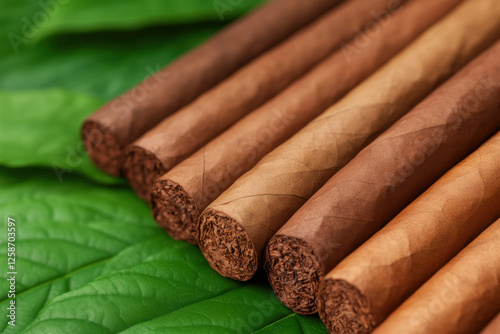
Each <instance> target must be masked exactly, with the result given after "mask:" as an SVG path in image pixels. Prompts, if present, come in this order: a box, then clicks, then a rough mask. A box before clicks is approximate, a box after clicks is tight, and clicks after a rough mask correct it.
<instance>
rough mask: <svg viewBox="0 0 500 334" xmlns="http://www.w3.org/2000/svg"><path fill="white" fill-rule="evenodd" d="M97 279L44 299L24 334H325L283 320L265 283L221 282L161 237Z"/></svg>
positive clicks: (284, 312) (313, 323) (311, 320)
mask: <svg viewBox="0 0 500 334" xmlns="http://www.w3.org/2000/svg"><path fill="white" fill-rule="evenodd" d="M155 249H156V250H158V249H161V250H159V251H157V252H156V253H154V250H155ZM153 253H154V254H153ZM138 254H141V255H142V256H145V258H143V259H140V258H141V256H140V255H138ZM126 266H128V267H126ZM125 267H126V268H125ZM106 268H107V269H108V270H106ZM103 274H104V275H103V276H101V277H99V278H97V279H95V280H94V281H92V282H90V283H88V284H86V285H84V286H82V287H81V288H79V289H76V290H74V291H72V292H68V293H66V294H63V295H61V296H59V297H56V298H54V299H52V300H51V302H49V303H48V304H47V305H46V306H45V307H44V308H43V309H42V310H41V311H40V313H39V314H38V316H37V318H36V319H35V321H34V322H33V323H32V324H31V325H30V326H29V327H28V328H27V329H26V330H25V332H24V333H66V332H74V333H90V332H91V333H116V332H121V331H124V333H250V332H253V331H256V330H259V329H262V330H265V333H283V332H282V331H281V330H282V329H283V328H286V329H287V330H288V331H287V332H286V333H311V334H312V333H325V332H326V329H325V328H324V326H323V325H322V324H321V322H320V321H319V319H318V318H317V317H308V318H306V317H301V316H297V315H295V316H292V317H291V318H290V316H291V314H292V313H291V311H290V310H289V309H287V308H286V307H285V306H283V305H282V304H281V303H280V302H279V301H278V300H277V298H276V297H275V296H274V294H273V292H272V290H271V289H270V287H269V285H268V284H267V282H265V281H263V280H261V281H260V282H258V281H254V282H251V283H241V282H236V281H232V280H230V279H227V278H224V277H221V276H219V275H218V274H217V273H216V272H214V271H213V270H212V269H211V268H210V267H209V266H208V264H207V263H206V261H205V260H204V259H203V257H202V255H201V253H200V251H199V249H198V248H196V247H194V246H192V245H190V244H187V243H183V242H180V241H174V240H172V239H170V238H168V237H158V238H154V239H151V240H147V241H145V242H143V243H141V244H138V245H135V246H132V247H130V248H128V249H126V250H124V251H123V252H122V253H121V254H119V255H117V256H116V257H114V258H113V259H112V260H111V261H109V262H108V263H107V264H106V267H105V269H104V270H103ZM288 320H293V321H294V323H292V324H291V325H290V324H288V323H287V321H288Z"/></svg>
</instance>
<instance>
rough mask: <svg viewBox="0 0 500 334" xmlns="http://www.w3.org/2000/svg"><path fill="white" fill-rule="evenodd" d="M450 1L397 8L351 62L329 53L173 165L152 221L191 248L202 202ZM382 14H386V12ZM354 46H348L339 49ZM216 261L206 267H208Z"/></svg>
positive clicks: (158, 190)
mask: <svg viewBox="0 0 500 334" xmlns="http://www.w3.org/2000/svg"><path fill="white" fill-rule="evenodd" d="M457 2H458V1H457V0H451V1H450V0H448V1H444V2H436V1H429V0H425V1H417V2H415V3H414V4H413V3H412V4H411V5H408V8H406V6H404V9H403V11H401V12H398V13H397V14H394V17H389V16H387V18H386V20H390V21H387V22H382V23H384V26H380V27H379V28H378V29H379V30H378V33H377V34H376V35H374V36H373V39H372V40H371V41H370V43H369V44H367V45H366V47H365V48H363V49H361V50H360V52H358V53H354V54H353V55H352V56H351V57H350V58H348V57H346V56H345V54H344V52H343V51H342V50H339V51H337V52H336V53H334V54H332V55H331V56H330V57H328V58H327V60H325V61H323V62H322V63H321V64H320V65H318V66H316V67H315V68H314V70H312V71H310V72H308V74H307V75H305V76H304V77H302V78H301V79H300V80H298V81H296V82H295V83H294V84H293V85H291V86H290V87H289V88H288V89H286V90H285V91H283V92H282V93H280V94H279V95H278V96H276V97H275V98H274V99H272V100H271V101H270V102H268V103H266V104H264V105H263V106H262V107H261V108H259V109H257V110H255V111H253V112H252V113H250V115H248V116H246V117H245V118H243V119H242V120H241V121H239V122H238V123H236V124H235V125H234V126H233V127H231V128H230V129H229V130H227V131H226V132H224V133H223V134H221V135H220V136H219V137H217V138H216V139H214V140H212V141H211V142H210V143H209V144H207V145H206V146H205V147H203V148H202V149H201V150H199V151H198V152H197V153H196V154H194V155H192V156H191V157H189V158H188V159H186V160H184V161H183V162H181V163H180V164H179V165H177V166H175V167H174V168H173V169H172V170H170V171H169V172H168V173H166V174H165V175H163V176H162V177H161V178H159V179H158V180H157V182H156V186H155V188H154V191H153V196H152V198H153V199H152V209H153V210H152V211H153V216H154V217H155V219H156V220H157V221H158V222H159V224H160V225H161V226H162V227H164V228H165V229H166V230H167V232H168V233H169V234H170V235H171V236H172V237H173V238H175V239H181V240H187V241H189V242H191V243H195V242H196V236H197V227H198V226H197V225H198V224H197V223H198V217H199V215H200V213H201V212H202V211H203V210H204V209H205V208H206V207H207V205H208V204H210V203H211V202H212V201H213V200H214V199H216V198H217V197H218V196H219V195H220V194H221V193H222V192H223V191H224V190H225V189H226V188H227V187H228V186H230V185H231V184H232V183H233V182H234V181H235V180H236V179H237V178H238V177H240V176H241V175H242V174H243V173H245V172H246V171H248V170H249V169H250V168H251V167H252V166H253V165H255V163H257V162H258V161H259V159H260V158H262V157H263V156H264V155H265V154H266V153H268V152H269V151H271V150H272V149H273V148H275V147H276V146H278V145H279V144H281V143H282V142H283V141H284V140H286V139H287V138H289V137H290V136H291V135H292V134H293V133H295V132H296V131H298V130H299V129H300V128H302V127H303V126H304V125H306V124H307V123H308V122H309V121H311V120H312V119H313V118H314V117H316V116H317V115H319V114H320V113H321V112H323V111H324V110H325V109H326V108H327V107H329V106H330V105H332V104H333V103H334V102H336V101H337V100H338V99H339V98H340V97H342V96H343V95H344V94H345V93H347V92H348V91H349V90H350V89H352V88H353V87H355V86H356V85H357V84H359V83H360V82H361V81H362V80H363V79H365V78H366V77H368V76H369V75H370V74H371V73H373V72H374V71H375V70H376V69H377V68H379V67H380V66H382V65H383V64H384V63H385V62H387V61H388V60H389V59H390V58H391V57H392V56H394V55H395V54H396V53H398V52H399V51H401V50H402V49H403V48H404V47H405V46H406V45H407V44H409V43H410V42H411V41H412V40H413V39H415V38H416V37H417V36H418V35H419V34H420V33H421V32H422V31H424V30H425V29H426V27H428V26H430V25H431V24H432V23H433V22H434V21H436V20H437V19H438V18H439V17H441V16H443V15H444V14H445V12H446V11H447V10H449V9H450V7H451V6H453V5H454V4H456V3H457ZM350 3H351V4H358V2H356V1H353V2H350ZM365 3H366V2H365ZM346 4H347V3H346ZM372 4H373V2H372ZM383 4H384V3H383V2H381V3H380V5H383ZM366 11H367V12H370V10H368V9H367V10H366ZM429 13H431V14H430V15H429ZM385 15H391V14H389V11H386V14H385ZM378 16H380V15H378ZM424 17H425V19H423V18H424ZM402 27H404V28H403V29H402ZM356 45H357V44H356V42H355V41H353V42H351V43H350V44H346V45H345V46H344V48H351V47H352V48H355V46H356ZM339 78H342V80H339ZM204 240H207V239H204ZM209 242H210V241H209ZM201 247H202V249H206V247H205V246H203V245H202V246H201ZM209 247H210V246H209ZM209 258H210V257H209ZM216 263H217V261H214V262H212V264H213V265H214V266H215V267H217V265H216ZM224 271H225V270H221V272H224Z"/></svg>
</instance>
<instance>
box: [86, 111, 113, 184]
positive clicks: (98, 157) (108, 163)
mask: <svg viewBox="0 0 500 334" xmlns="http://www.w3.org/2000/svg"><path fill="white" fill-rule="evenodd" d="M81 133H82V140H83V144H84V145H85V150H86V151H87V153H88V155H89V157H90V159H91V160H92V162H93V163H94V164H95V165H96V166H97V167H98V168H100V169H101V170H103V171H104V172H106V173H108V174H110V175H112V176H116V177H118V176H120V175H121V168H122V163H123V154H122V153H123V152H122V149H121V147H120V144H119V143H118V140H117V139H116V137H115V136H114V135H113V133H112V132H111V131H109V129H108V128H106V127H105V126H104V125H102V124H101V123H99V122H96V121H93V120H89V119H88V120H86V121H85V122H84V123H83V126H82V132H81Z"/></svg>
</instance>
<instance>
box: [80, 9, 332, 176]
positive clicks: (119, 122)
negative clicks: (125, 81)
mask: <svg viewBox="0 0 500 334" xmlns="http://www.w3.org/2000/svg"><path fill="white" fill-rule="evenodd" d="M337 2H338V0H308V1H303V0H274V1H271V2H270V3H268V4H267V5H265V6H263V7H261V8H260V9H258V10H256V11H255V12H253V13H251V14H249V15H247V16H246V17H244V18H242V19H240V20H238V21H236V22H235V23H233V24H231V25H230V26H228V27H227V28H225V29H223V30H222V31H221V32H220V33H218V34H216V35H215V36H214V37H213V38H211V39H210V40H208V41H207V42H205V43H204V44H202V45H201V46H200V47H198V48H196V49H195V50H193V51H191V52H190V53H188V54H186V55H185V56H183V57H182V58H180V59H178V60H177V61H175V62H174V63H172V64H171V65H169V66H167V67H165V68H164V69H163V70H161V71H160V72H158V73H157V74H155V75H154V76H152V77H151V78H149V79H147V80H145V81H144V82H142V83H141V84H140V85H138V86H136V87H135V88H133V89H132V90H130V91H128V92H126V93H125V94H123V95H122V96H120V97H118V98H117V99H115V100H113V101H111V102H110V103H108V104H106V105H105V106H104V107H102V108H101V109H99V110H98V111H96V112H95V113H94V114H92V115H91V116H89V117H88V118H87V120H86V121H85V123H84V124H83V128H82V137H83V141H84V144H85V147H86V149H87V152H88V153H89V155H90V157H91V159H92V160H93V161H94V163H95V164H96V165H97V166H98V167H99V168H101V169H102V170H104V171H105V172H107V173H109V174H111V175H114V176H118V175H120V173H121V167H122V163H123V155H122V149H123V148H124V147H125V146H126V145H128V144H130V143H131V142H133V141H134V140H135V139H137V138H139V136H141V135H142V134H143V133H145V132H146V131H147V130H149V129H151V128H152V127H153V126H155V125H156V124H158V122H160V121H161V120H162V119H164V118H165V117H167V116H168V115H170V114H172V113H174V112H175V111H177V110H179V109H180V108H182V107H183V106H185V105H186V104H188V103H189V102H191V101H193V100H194V99H195V98H196V97H197V96H198V95H200V94H201V93H203V92H204V91H206V90H208V89H210V88H211V87H213V86H215V85H216V84H217V83H219V82H221V81H222V80H223V79H225V78H226V77H228V76H229V75H230V74H231V73H233V72H234V71H235V70H237V69H238V68H239V67H241V66H242V65H244V64H245V63H247V62H248V61H250V60H251V59H253V58H254V57H256V56H258V55H259V54H261V53H262V52H264V51H265V50H267V49H269V48H270V47H272V46H274V45H276V44H277V43H279V42H281V41H282V40H284V39H285V38H287V37H288V36H289V35H290V34H292V33H293V32H295V31H296V30H298V29H300V28H302V27H303V26H305V25H307V24H308V23H310V22H311V21H313V20H314V19H315V18H316V17H318V16H319V15H321V14H323V13H324V12H325V11H326V10H328V9H329V8H331V7H333V6H334V5H335V4H336V3H337Z"/></svg>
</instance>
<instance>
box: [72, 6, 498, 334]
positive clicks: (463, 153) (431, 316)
mask: <svg viewBox="0 0 500 334" xmlns="http://www.w3.org/2000/svg"><path fill="white" fill-rule="evenodd" d="M499 130H500V1H498V0H440V1H435V0H411V1H410V0H406V1H405V0H399V1H398V0H344V1H340V0H309V1H302V0H273V1H270V2H268V3H267V4H266V5H264V6H262V7H261V8H259V9H257V10H256V11H254V12H252V13H250V14H249V15H247V16H245V17H243V18H242V19H240V20H238V21H236V22H234V23H232V24H230V25H229V26H227V27H226V28H225V29H223V30H222V31H221V32H220V33H218V34H216V35H215V36H214V37H212V38H211V39H209V40H208V41H206V42H205V43H204V44H202V45H201V46H199V47H197V48H196V49H194V50H193V51H191V52H190V53H188V54H186V55H185V56H183V57H181V58H180V59H178V60H177V61H175V62H174V63H172V64H171V65H169V66H167V67H165V68H164V69H163V70H161V71H160V72H158V73H157V74H155V75H154V76H153V77H151V78H149V79H146V80H145V81H144V82H143V83H141V84H140V85H138V86H137V87H135V88H133V89H132V90H131V91H129V92H127V93H125V94H123V95H122V96H120V97H118V98H117V99H115V100H113V101H111V102H110V103H108V104H107V105H105V106H104V107H102V108H101V109H99V110H98V111H96V112H95V113H94V114H93V115H91V116H89V117H88V119H87V120H86V121H85V123H84V125H83V127H82V136H83V140H84V143H85V145H86V148H87V151H88V153H89V155H90V157H91V158H92V160H93V161H94V163H95V164H96V165H97V166H98V167H100V168H101V169H102V170H104V171H106V172H107V173H109V174H111V175H115V176H119V175H122V174H123V175H125V176H126V178H127V179H128V181H129V182H130V184H131V186H132V188H133V189H134V190H135V191H136V192H137V194H138V195H139V196H140V197H141V198H143V199H144V200H146V201H147V202H148V203H149V204H150V205H151V208H152V213H153V216H154V218H155V220H156V221H157V222H158V224H160V226H162V227H163V228H164V229H165V230H166V231H167V232H168V233H169V234H170V235H171V236H172V237H173V238H175V239H179V240H185V241H188V242H190V243H193V244H198V245H199V247H200V249H201V250H202V252H203V255H204V256H205V257H206V259H207V261H208V262H209V264H210V265H211V266H212V268H214V269H215V270H216V271H218V272H219V273H220V274H221V275H223V276H226V277H230V278H233V279H236V280H242V281H245V280H249V279H251V278H252V277H253V276H254V275H255V273H256V272H257V271H258V270H259V269H260V268H262V267H264V268H265V270H266V272H267V275H268V278H269V281H270V283H271V285H272V287H273V289H274V291H275V293H276V295H277V296H278V298H279V299H280V300H281V301H282V302H283V303H284V304H285V305H286V306H287V307H289V308H291V309H292V310H294V311H295V312H297V313H300V314H312V313H316V312H319V314H320V317H321V319H322V320H323V322H324V323H325V324H326V326H327V328H328V330H329V331H330V332H331V333H369V332H372V331H375V332H376V333H440V334H441V333H476V332H479V331H480V330H481V329H482V328H483V327H485V326H486V325H487V323H488V322H489V321H490V320H492V319H493V318H494V317H495V315H496V314H498V313H499V312H500V220H499V218H500V132H499ZM499 322H500V320H496V322H493V323H492V324H491V325H490V326H489V328H490V329H489V330H490V332H491V330H493V332H495V330H497V331H499V326H500V325H499ZM495 323H496V325H495ZM495 326H496V327H495ZM495 328H496V329H495ZM487 332H488V331H487V330H485V333H487Z"/></svg>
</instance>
